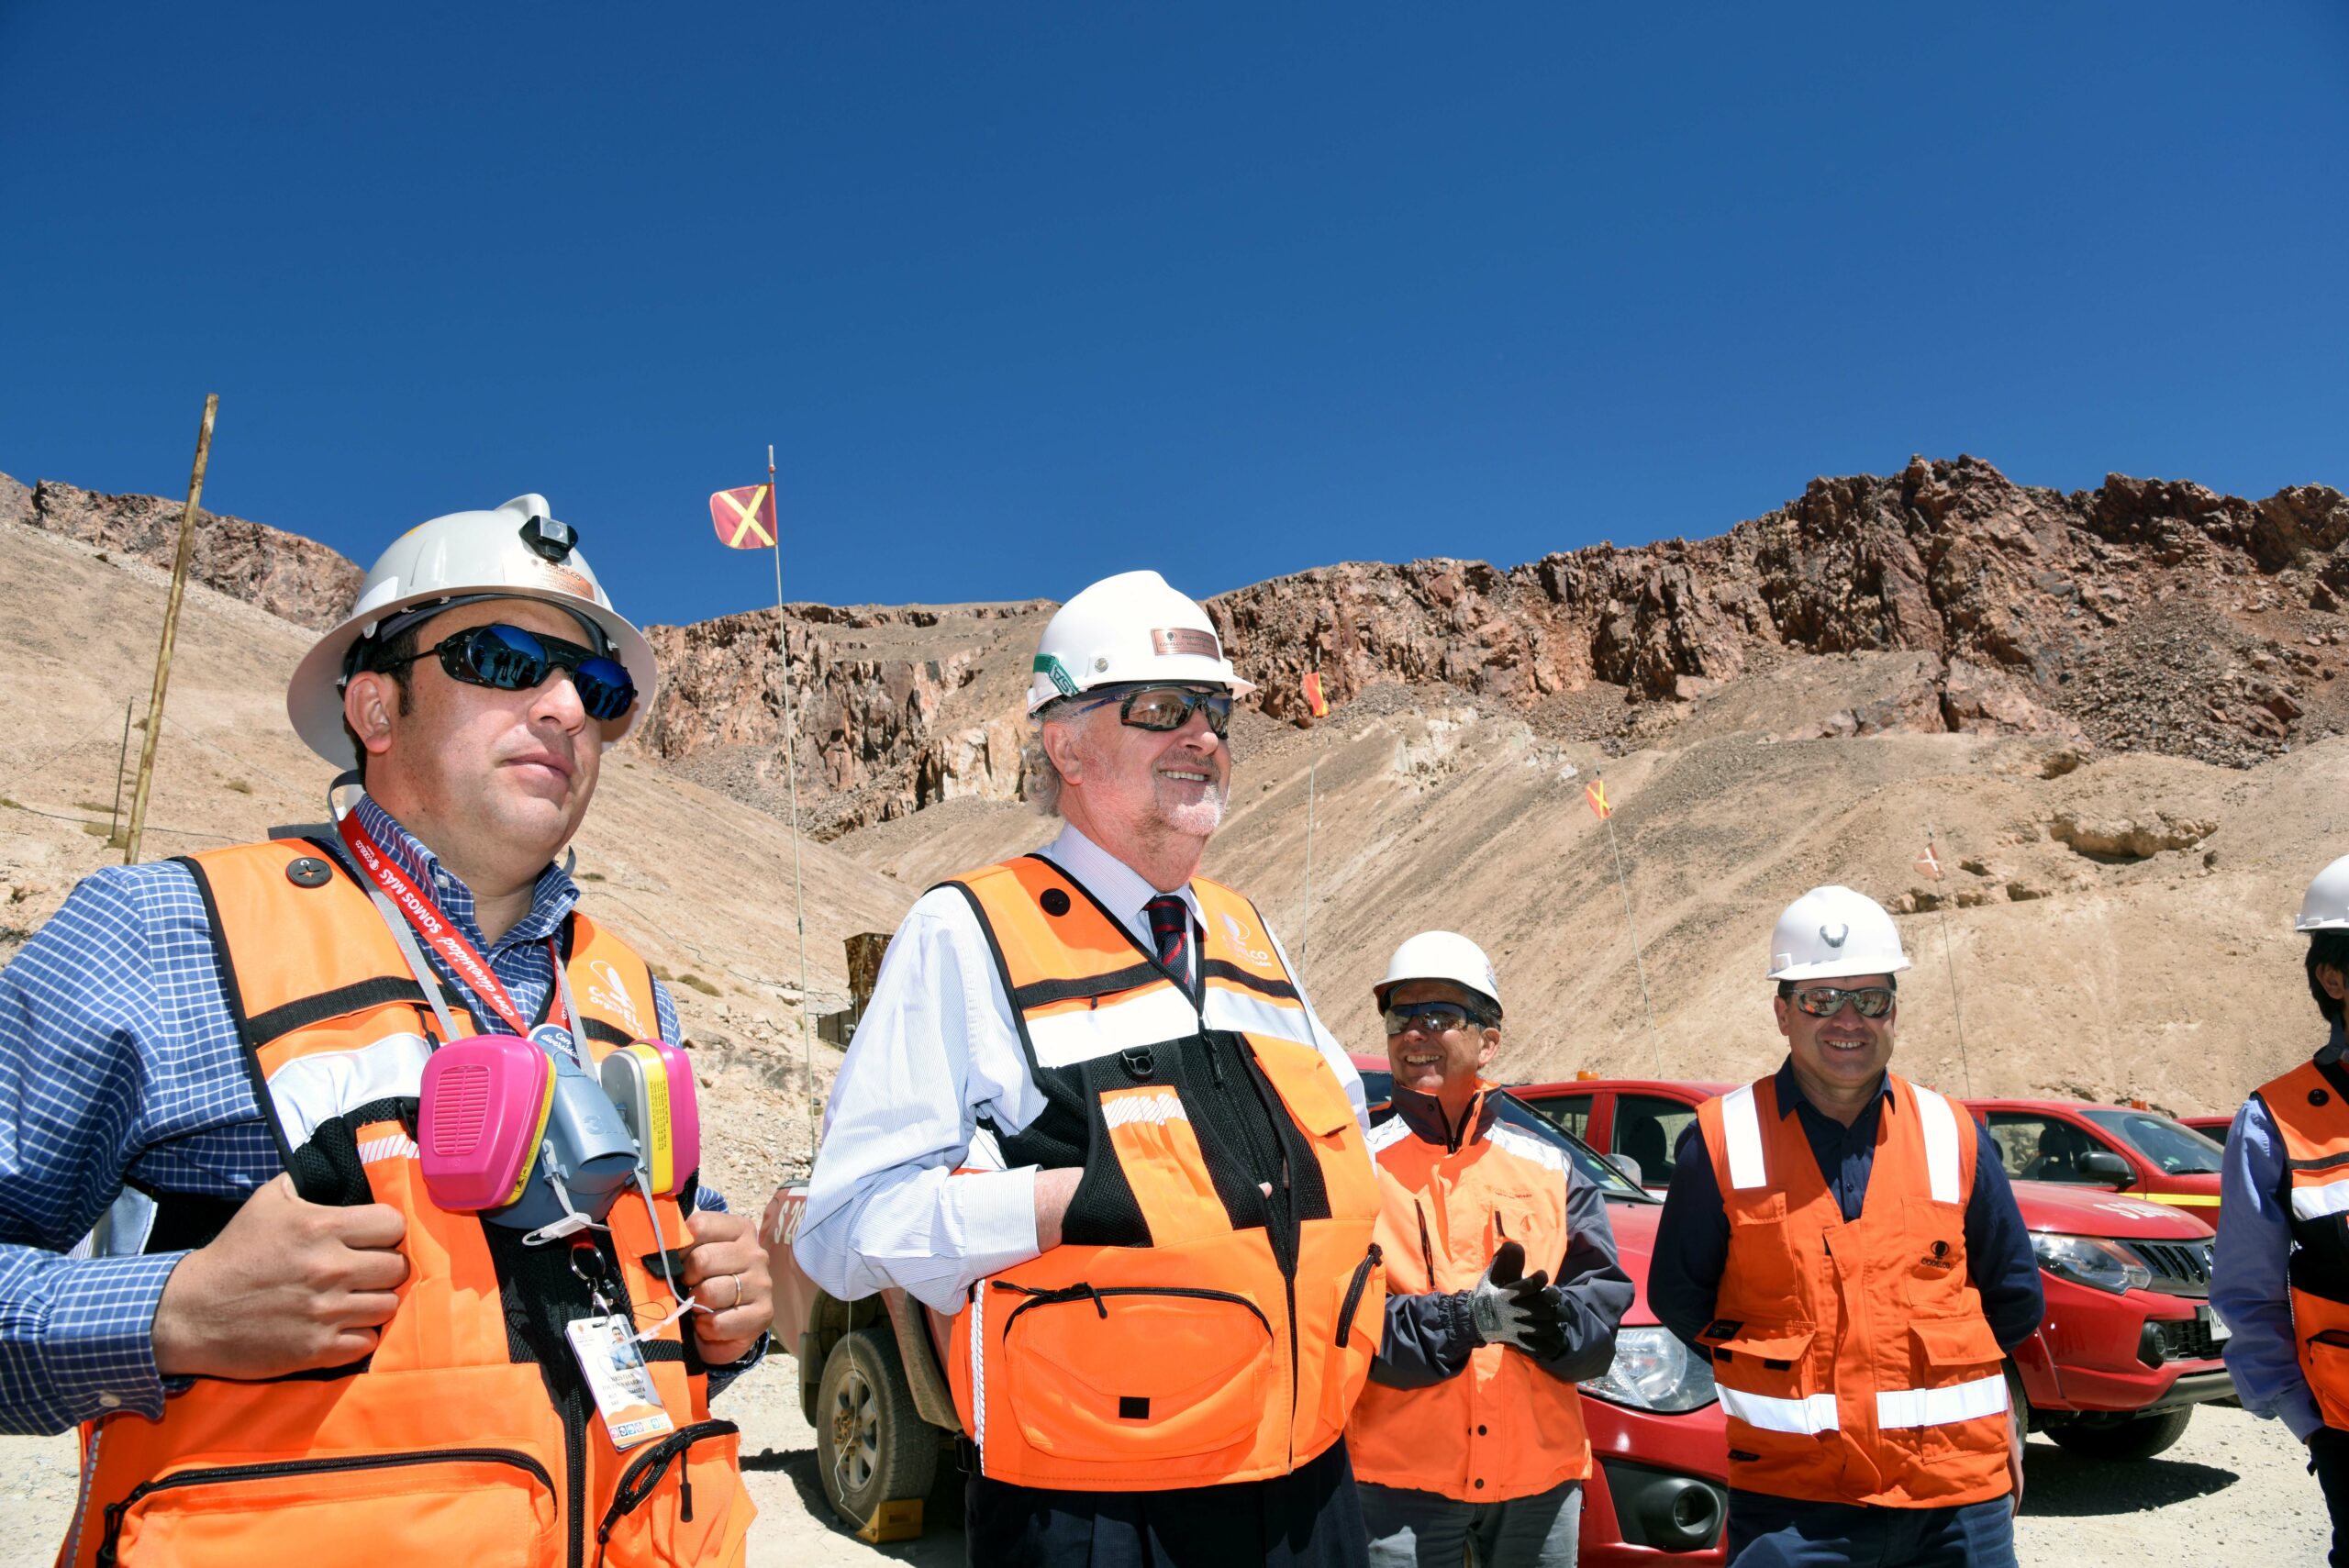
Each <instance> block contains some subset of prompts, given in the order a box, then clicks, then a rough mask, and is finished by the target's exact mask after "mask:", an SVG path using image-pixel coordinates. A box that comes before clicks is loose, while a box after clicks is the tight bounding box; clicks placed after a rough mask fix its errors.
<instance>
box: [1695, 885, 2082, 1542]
mask: <svg viewBox="0 0 2349 1568" xmlns="http://www.w3.org/2000/svg"><path fill="white" fill-rule="evenodd" d="M1770 947H1771V957H1770V968H1769V976H1770V978H1771V979H1772V980H1774V981H1776V982H1777V986H1778V995H1777V1000H1776V1004H1775V1007H1776V1016H1777V1025H1778V1031H1779V1033H1781V1034H1783V1035H1784V1036H1785V1037H1786V1040H1787V1060H1786V1062H1785V1063H1784V1064H1783V1065H1782V1066H1780V1067H1779V1069H1778V1070H1777V1072H1776V1073H1774V1074H1772V1075H1771V1076H1769V1077H1767V1078H1763V1079H1760V1080H1758V1081H1756V1082H1754V1083H1753V1084H1747V1085H1746V1086H1745V1087H1743V1088H1741V1089H1738V1090H1736V1091H1734V1092H1732V1093H1731V1094H1728V1095H1722V1096H1720V1098H1718V1099H1713V1100H1709V1101H1707V1102H1706V1103H1705V1104H1704V1105H1703V1106H1699V1107H1698V1113H1697V1120H1696V1122H1695V1124H1694V1125H1692V1126H1691V1127H1690V1128H1689V1129H1688V1131H1687V1133H1685V1134H1684V1135H1683V1136H1682V1139H1681V1144H1680V1149H1679V1152H1678V1155H1677V1162H1676V1164H1675V1168H1674V1172H1673V1178H1672V1188H1671V1191H1670V1193H1669V1194H1668V1195H1666V1197H1665V1199H1664V1214H1663V1216H1662V1218H1660V1220H1659V1221H1658V1224H1657V1231H1656V1250H1655V1256H1654V1259H1653V1262H1652V1263H1651V1265H1650V1268H1649V1273H1648V1301H1649V1304H1650V1305H1651V1306H1652V1307H1654V1308H1655V1313H1656V1316H1657V1317H1658V1318H1662V1319H1663V1321H1664V1325H1665V1326H1666V1327H1667V1328H1669V1329H1672V1331H1673V1332H1674V1333H1675V1334H1677V1335H1679V1336H1680V1338H1681V1339H1682V1340H1685V1341H1687V1344H1688V1345H1689V1346H1690V1348H1692V1349H1694V1350H1697V1351H1700V1352H1701V1353H1704V1354H1707V1355H1709V1356H1710V1357H1711V1358H1712V1362H1713V1378H1714V1382H1715V1383H1716V1385H1718V1386H1719V1388H1720V1399H1721V1410H1722V1413H1723V1415H1725V1416H1726V1417H1727V1418H1728V1423H1729V1482H1730V1506H1729V1541H1728V1546H1729V1561H1730V1562H1733V1563H1738V1564H1742V1565H1744V1568H1757V1565H1761V1564H1773V1565H1775V1564H1811V1563H1821V1564H1823V1563H1846V1562H1876V1563H1883V1564H1886V1565H1887V1568H1896V1565H1903V1564H1912V1565H1916V1568H1939V1565H1942V1564H1948V1565H1951V1568H1955V1565H1957V1564H1967V1565H1970V1568H2009V1565H2011V1564H2012V1563H2013V1562H2014V1561H2015V1557H2014V1526H2013V1520H2012V1514H2013V1508H2014V1504H2015V1502H2016V1501H2017V1500H2019V1499H2020V1497H2021V1485H2022V1474H2021V1465H2022V1435H2021V1427H2020V1426H2018V1425H2017V1424H2016V1421H2015V1417H2014V1413H2013V1411H2012V1410H2011V1409H2010V1408H2009V1400H2008V1394H2007V1382H2006V1375H2005V1373H2004V1370H2003V1357H2004V1355H2005V1353H2006V1351H2008V1350H2009V1349H2010V1348H2012V1347H2013V1346H2015V1345H2017V1344H2020V1343H2021V1341H2022V1340H2026V1339H2028V1338H2029V1337H2030V1336H2031V1333H2032V1330H2033V1329H2036V1328H2037V1327H2038V1325H2039V1319H2040V1316H2041V1313H2042V1311H2043V1307H2044V1302H2043V1297H2042V1296H2041V1292H2040V1284H2039V1267H2038V1262H2037V1260H2036V1259H2035V1258H2034V1257H2033V1256H2032V1250H2031V1238H2030V1234H2029V1232H2028V1231H2027V1230H2026V1229H2025V1228H2024V1226H2023V1222H2022V1215H2021V1212H2020V1211H2019V1210H2018V1209H2017V1208H2016V1207H2015V1200H2014V1193H2013V1191H2012V1189H2011V1188H2009V1186H2008V1184H2007V1178H2006V1173H2005V1170H2004V1168H2003V1167H2002V1166H2001V1165H2000V1164H1999V1162H1998V1151H1997V1149H1996V1148H1995V1146H1994V1145H1992V1143H1991V1142H1990V1139H1989V1135H1988V1133H1987V1131H1985V1130H1984V1129H1982V1127H1981V1126H1980V1125H1979V1124H1978V1123H1976V1122H1974V1121H1973V1120H1972V1119H1971V1118H1969V1117H1968V1115H1967V1114H1966V1112H1965V1108H1964V1107H1963V1106H1957V1105H1954V1104H1952V1103H1951V1102H1950V1101H1949V1100H1947V1099H1945V1098H1943V1096H1942V1095H1939V1094H1936V1093H1935V1092H1933V1091H1932V1090H1931V1089H1928V1088H1925V1087H1924V1086H1923V1085H1921V1084H1911V1083H1909V1081H1908V1080H1907V1079H1905V1078H1903V1077H1901V1076H1900V1075H1899V1074H1898V1073H1892V1072H1890V1071H1888V1070H1887V1068H1888V1063H1889V1062H1891V1060H1892V1050H1893V1037H1894V1029H1895V1027H1896V1026H1897V1025H1898V1022H1899V1006H1898V984H1899V982H1898V975H1899V973H1900V972H1901V971H1903V970H1905V969H1907V968H1908V967H1909V957H1908V954H1907V953H1905V952H1904V951H1901V946H1900V932H1899V929H1898V927H1896V926H1895V925H1894V924H1893V922H1892V917H1891V916H1890V915H1888V914H1887V913H1886V912H1885V910H1884V908H1883V906H1880V905H1878V904H1877V903H1876V901H1875V900H1874V899H1871V898H1869V897H1867V896H1865V895H1862V894H1859V893H1854V891H1853V890H1852V889H1850V888H1848V887H1818V888H1813V889H1812V890H1811V891H1810V892H1809V893H1806V894H1804V895H1802V896H1801V897H1800V898H1798V899H1796V900H1795V902H1794V903H1793V904H1791V905H1789V906H1787V911H1786V913H1785V914H1783V915H1781V916H1780V917H1778V923H1777V927H1776V930H1775V931H1774V932H1773V933H1772V936H1771V942H1770Z"/></svg>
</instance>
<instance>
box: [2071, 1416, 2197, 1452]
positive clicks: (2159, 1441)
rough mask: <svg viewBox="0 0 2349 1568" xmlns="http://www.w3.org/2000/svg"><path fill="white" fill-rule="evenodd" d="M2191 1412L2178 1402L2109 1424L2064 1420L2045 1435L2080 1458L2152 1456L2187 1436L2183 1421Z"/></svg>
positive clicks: (2188, 1417) (2186, 1420) (2184, 1421)
mask: <svg viewBox="0 0 2349 1568" xmlns="http://www.w3.org/2000/svg"><path fill="white" fill-rule="evenodd" d="M2193 1415H2194V1407H2193V1406H2191V1405H2181V1406H2179V1407H2177V1408H2176V1409H2175V1410H2162V1411H2158V1412H2156V1413H2155V1414H2154V1415H2151V1416H2136V1417H2132V1418H2130V1419H2128V1420H2125V1421H2115V1422H2113V1423H2112V1424H2111V1425H2110V1426H2094V1427H2091V1426H2089V1425H2087V1423H2085V1422H2081V1421H2065V1423H2063V1424H2062V1425H2061V1426H2054V1427H2050V1428H2048V1429H2047V1435H2048V1436H2049V1437H2051V1438H2054V1440H2055V1441H2056V1442H2057V1443H2058V1444H2059V1445H2061V1446H2062V1447H2065V1448H2067V1449H2069V1450H2071V1451H2073V1452H2074V1453H2076V1454H2078V1455H2079V1456H2080V1457H2081V1458H2082V1459H2110V1460H2123V1459H2151V1458H2153V1457H2154V1455H2155V1454H2157V1453H2159V1452H2161V1451H2162V1450H2164V1449H2165V1448H2167V1447H2169V1445H2170V1444H2172V1443H2174V1442H2176V1440H2178V1439H2180V1438H2182V1437H2184V1436H2185V1435H2186V1423H2187V1422H2188V1420H2190V1419H2192V1418H2193Z"/></svg>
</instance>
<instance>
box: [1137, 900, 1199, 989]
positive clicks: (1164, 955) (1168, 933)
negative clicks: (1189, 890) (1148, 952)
mask: <svg viewBox="0 0 2349 1568" xmlns="http://www.w3.org/2000/svg"><path fill="white" fill-rule="evenodd" d="M1141 912H1142V913H1143V914H1144V915H1146V916H1148V917H1149V918H1150V937H1151V940H1152V941H1153V942H1155V943H1157V944H1158V962H1161V963H1163V964H1164V965H1165V966H1166V970H1167V973H1170V974H1172V975H1174V976H1175V979H1176V980H1178V981H1180V982H1182V984H1184V986H1185V987H1186V988H1187V987H1189V985H1190V984H1191V958H1190V951H1189V950H1190V945H1191V909H1190V906H1188V905H1186V904H1185V903H1184V902H1183V901H1182V900H1181V899H1180V898H1177V897H1176V896H1175V895H1173V894H1171V893H1162V894H1160V895H1158V896H1157V897H1155V898H1153V899H1152V900H1151V901H1150V902H1149V903H1147V904H1145V905H1143V906H1141Z"/></svg>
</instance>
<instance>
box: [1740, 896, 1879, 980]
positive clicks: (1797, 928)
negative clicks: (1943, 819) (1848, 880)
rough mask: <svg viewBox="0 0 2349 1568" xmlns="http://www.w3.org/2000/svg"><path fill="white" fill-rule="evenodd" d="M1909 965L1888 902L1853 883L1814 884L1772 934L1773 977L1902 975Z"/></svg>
mask: <svg viewBox="0 0 2349 1568" xmlns="http://www.w3.org/2000/svg"><path fill="white" fill-rule="evenodd" d="M1908 967H1909V955H1908V954H1907V953H1905V952H1903V951H1901V949H1900V929H1899V928H1898V926H1895V925H1894V924H1893V923H1892V917H1891V916H1890V915H1888V914H1887V913H1886V912H1885V908H1884V906H1883V905H1881V904H1878V903H1877V902H1876V900H1875V899H1873V898H1870V897H1869V896H1868V895H1866V894H1865V893H1854V891H1853V890H1852V889H1850V888H1848V887H1832V886H1831V887H1814V888H1812V889H1811V890H1810V891H1809V893H1806V894H1804V895H1802V896H1801V897H1800V898H1798V899H1796V900H1795V901H1794V902H1793V903H1792V904H1789V905H1787V911H1786V913H1785V914H1783V915H1781V916H1779V917H1778V925H1777V929H1776V930H1774V931H1772V932H1771V933H1770V978H1771V979H1773V980H1837V979H1842V978H1843V977H1845V976H1848V975H1854V974H1898V973H1899V972H1900V971H1902V970H1904V969H1906V968H1908Z"/></svg>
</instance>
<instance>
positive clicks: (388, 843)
mask: <svg viewBox="0 0 2349 1568" xmlns="http://www.w3.org/2000/svg"><path fill="white" fill-rule="evenodd" d="M353 809H354V810H356V811H357V812H358V814H359V825H360V826H361V827H362V828H366V829H367V836H368V837H369V838H371V839H373V840H375V844H376V847H377V848H378V849H380V850H382V851H384V853H385V854H387V855H389V856H390V857H391V858H392V861H393V862H394V863H395V864H396V865H397V866H398V867H399V868H400V870H402V871H404V872H406V873H407V874H408V878H409V880H411V881H412V882H414V883H415V884H417V886H418V887H420V888H422V889H423V890H424V891H425V892H427V893H428V894H429V895H431V897H432V901H433V902H434V903H435V904H438V905H439V906H440V912H441V913H442V914H443V915H446V916H447V917H449V918H450V919H451V920H452V921H454V922H455V923H456V927H457V930H458V932H459V933H460V934H461V935H462V936H463V937H464V939H465V940H467V941H469V942H471V943H473V945H474V946H475V947H480V946H482V940H481V924H480V921H479V919H478V918H477V917H476V916H475V914H474V910H473V889H472V888H470V887H467V886H466V885H465V884H464V879H463V878H462V877H460V876H458V875H457V873H455V872H452V871H451V870H449V869H448V868H447V867H445V866H443V865H442V864H441V863H440V856H438V855H436V854H434V853H433V852H432V851H431V850H429V848H427V847H426V845H425V843H424V840H421V839H418V838H417V836H416V835H415V834H413V833H411V832H409V831H408V830H407V829H406V828H403V827H401V826H400V824H399V819H398V818H397V817H394V816H393V815H392V814H391V813H390V812H388V811H386V810H384V808H383V807H382V806H378V805H377V804H376V803H375V797H374V796H373V795H361V796H360V797H359V804H358V806H355V807H354V808H353ZM578 903H579V884H577V883H575V882H573V881H572V880H571V876H570V874H569V873H566V872H565V871H564V870H563V869H562V867H561V866H560V865H557V864H555V863H554V862H548V863H547V868H546V870H544V871H542V872H540V873H539V880H538V883H537V884H536V885H535V886H533V887H532V888H531V889H530V910H529V914H527V915H525V916H523V917H521V918H520V919H519V920H518V921H516V922H515V923H514V929H512V930H509V931H507V933H506V934H505V935H504V936H502V937H500V938H498V939H497V942H496V944H495V948H492V949H490V950H489V951H496V949H500V948H506V947H510V946H512V945H513V944H515V943H517V942H542V941H544V940H547V939H548V938H549V937H551V936H553V935H554V934H555V932H556V931H557V930H558V929H561V928H562V922H563V921H564V919H565V918H567V917H569V916H570V914H571V911H572V910H573V908H575V907H576V906H578Z"/></svg>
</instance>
